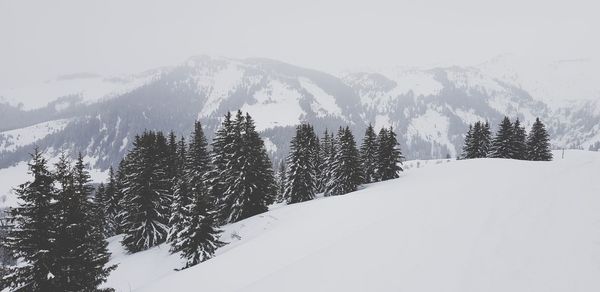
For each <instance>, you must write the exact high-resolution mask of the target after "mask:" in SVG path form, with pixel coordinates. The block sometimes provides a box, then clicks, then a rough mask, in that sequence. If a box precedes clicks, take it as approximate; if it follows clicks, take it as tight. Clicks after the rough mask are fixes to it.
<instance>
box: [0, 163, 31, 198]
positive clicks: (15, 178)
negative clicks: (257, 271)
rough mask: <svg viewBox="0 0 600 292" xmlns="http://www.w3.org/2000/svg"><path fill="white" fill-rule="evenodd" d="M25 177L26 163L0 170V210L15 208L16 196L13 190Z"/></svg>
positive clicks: (26, 175)
mask: <svg viewBox="0 0 600 292" xmlns="http://www.w3.org/2000/svg"><path fill="white" fill-rule="evenodd" d="M27 177H28V174H27V162H19V163H18V164H16V165H14V166H11V167H7V168H1V169H0V209H1V208H2V207H7V206H10V207H14V206H17V196H16V194H15V193H14V192H13V188H15V187H17V186H18V185H19V184H21V183H24V182H25V181H26V179H27Z"/></svg>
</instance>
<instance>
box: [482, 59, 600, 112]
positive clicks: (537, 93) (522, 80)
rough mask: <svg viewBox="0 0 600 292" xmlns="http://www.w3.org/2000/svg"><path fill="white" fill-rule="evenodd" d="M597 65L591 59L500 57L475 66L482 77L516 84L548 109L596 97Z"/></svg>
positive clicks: (599, 93)
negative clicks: (547, 106) (484, 74)
mask: <svg viewBox="0 0 600 292" xmlns="http://www.w3.org/2000/svg"><path fill="white" fill-rule="evenodd" d="M599 65H600V63H599V62H598V61H597V60H591V59H575V60H558V61H554V60H545V59H542V58H532V57H524V56H519V55H515V54H504V55H500V56H497V57H496V58H494V59H492V60H490V61H488V62H485V63H483V64H481V65H479V66H478V68H480V69H481V70H483V72H485V73H486V74H488V75H490V76H493V77H495V78H497V79H499V80H503V81H505V82H508V83H511V84H517V85H518V86H520V87H521V88H523V89H525V90H526V91H527V92H529V93H530V94H531V96H532V97H533V98H535V99H537V100H540V101H543V102H545V103H546V104H548V105H549V106H550V107H551V108H554V109H556V108H558V107H562V106H566V105H568V103H569V102H570V101H573V100H598V99H599V98H600V74H598V67H599Z"/></svg>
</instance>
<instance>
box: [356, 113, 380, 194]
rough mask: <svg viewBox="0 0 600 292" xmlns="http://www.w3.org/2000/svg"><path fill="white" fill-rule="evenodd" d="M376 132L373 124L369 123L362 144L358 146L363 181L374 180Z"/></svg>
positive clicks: (369, 181) (376, 146)
mask: <svg viewBox="0 0 600 292" xmlns="http://www.w3.org/2000/svg"><path fill="white" fill-rule="evenodd" d="M377 148H378V145H377V134H375V130H374V129H373V126H371V124H369V126H368V127H367V130H366V131H365V137H364V138H363V142H362V145H361V146H360V161H361V168H362V170H363V171H364V174H363V176H364V180H365V181H364V182H365V183H371V182H374V181H376V176H375V170H376V169H377Z"/></svg>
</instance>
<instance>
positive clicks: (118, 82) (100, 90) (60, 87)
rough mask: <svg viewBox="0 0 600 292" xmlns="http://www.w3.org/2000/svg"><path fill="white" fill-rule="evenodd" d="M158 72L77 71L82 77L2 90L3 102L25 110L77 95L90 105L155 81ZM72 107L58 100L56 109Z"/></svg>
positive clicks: (0, 92)
mask: <svg viewBox="0 0 600 292" xmlns="http://www.w3.org/2000/svg"><path fill="white" fill-rule="evenodd" d="M158 73H159V72H158V71H156V72H145V73H141V74H137V75H131V76H126V77H117V78H103V77H101V76H97V75H88V74H86V75H85V76H84V75H83V74H76V75H81V76H75V77H73V78H71V77H69V78H58V79H56V80H50V81H46V82H43V83H39V84H30V85H27V86H25V87H19V88H5V89H0V103H8V104H10V105H13V106H19V105H21V109H23V110H32V109H37V108H42V107H45V106H46V105H48V104H49V103H50V102H52V101H54V100H56V99H58V98H60V97H65V96H77V97H79V99H80V100H79V101H80V102H82V103H85V104H90V103H94V102H97V101H100V100H103V99H107V98H111V97H115V96H118V95H121V94H124V93H127V92H130V91H132V90H134V89H136V88H139V87H141V86H143V85H144V84H147V83H149V82H150V81H152V80H154V79H155V78H156V76H157V74H158ZM68 106H69V104H66V103H58V104H57V105H56V107H55V108H56V109H57V110H63V109H65V108H67V107H68Z"/></svg>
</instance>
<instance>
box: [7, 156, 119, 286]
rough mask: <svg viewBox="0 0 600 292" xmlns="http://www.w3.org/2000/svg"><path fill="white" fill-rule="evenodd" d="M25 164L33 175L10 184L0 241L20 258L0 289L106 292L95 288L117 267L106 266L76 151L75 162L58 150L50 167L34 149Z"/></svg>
mask: <svg viewBox="0 0 600 292" xmlns="http://www.w3.org/2000/svg"><path fill="white" fill-rule="evenodd" d="M28 167H29V174H30V175H31V176H32V177H33V179H32V180H31V181H29V182H26V183H24V184H21V185H19V186H18V187H17V188H16V189H15V191H16V193H17V196H18V199H19V201H20V204H19V206H18V207H16V208H12V209H10V210H9V216H10V218H11V220H12V221H13V223H14V225H15V227H14V228H13V229H11V230H10V231H9V232H8V236H7V237H6V238H5V240H4V241H3V242H2V243H1V244H2V245H3V246H4V247H5V248H7V249H8V250H9V251H10V252H11V253H12V254H13V255H14V256H15V257H16V258H18V259H20V261H21V262H20V263H19V264H17V265H16V266H13V267H9V268H8V270H7V271H5V275H3V277H2V278H1V279H0V290H1V289H4V288H7V287H9V288H11V289H13V290H14V291H111V289H104V290H101V289H98V286H99V285H100V284H102V283H103V282H105V281H106V278H107V277H108V275H109V273H110V272H111V271H112V270H113V269H115V268H116V267H115V266H108V265H107V264H108V261H109V257H110V254H109V253H108V250H107V242H106V240H105V238H104V234H103V232H102V230H103V224H102V214H101V213H100V212H98V211H97V210H99V208H100V204H99V202H98V201H97V200H94V197H93V194H92V193H93V187H92V186H91V185H90V175H89V173H88V171H87V170H86V167H85V164H84V163H83V158H82V157H81V154H80V155H79V157H78V158H77V160H76V162H75V164H74V165H73V163H72V162H71V161H70V160H69V159H68V158H67V156H66V155H64V154H62V155H61V157H60V159H59V161H58V162H57V163H56V164H55V167H54V170H53V171H50V170H49V167H48V162H47V160H46V159H44V157H43V156H42V153H41V152H40V151H39V150H38V149H37V148H36V149H35V151H34V153H33V154H32V159H31V161H30V162H29V163H28Z"/></svg>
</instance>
